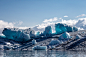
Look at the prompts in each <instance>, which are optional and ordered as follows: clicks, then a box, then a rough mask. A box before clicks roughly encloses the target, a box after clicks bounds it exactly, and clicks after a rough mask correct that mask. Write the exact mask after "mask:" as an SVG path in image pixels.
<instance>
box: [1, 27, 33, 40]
mask: <svg viewBox="0 0 86 57" xmlns="http://www.w3.org/2000/svg"><path fill="white" fill-rule="evenodd" d="M2 33H3V34H4V35H5V36H6V38H7V39H12V40H15V41H18V42H26V41H28V40H30V39H31V37H34V34H35V33H34V31H33V30H31V29H30V28H29V29H26V30H21V29H18V28H4V30H3V32H2Z"/></svg>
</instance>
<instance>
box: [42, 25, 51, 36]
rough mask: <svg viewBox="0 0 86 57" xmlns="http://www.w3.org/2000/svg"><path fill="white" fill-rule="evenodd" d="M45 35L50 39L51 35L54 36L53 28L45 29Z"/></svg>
mask: <svg viewBox="0 0 86 57" xmlns="http://www.w3.org/2000/svg"><path fill="white" fill-rule="evenodd" d="M43 34H44V36H47V37H50V36H51V34H52V28H51V26H47V27H46V28H45V31H44V32H43Z"/></svg>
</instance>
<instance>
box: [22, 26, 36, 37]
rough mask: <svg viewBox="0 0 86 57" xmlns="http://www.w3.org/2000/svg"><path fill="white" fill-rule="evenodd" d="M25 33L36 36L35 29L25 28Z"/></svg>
mask: <svg viewBox="0 0 86 57" xmlns="http://www.w3.org/2000/svg"><path fill="white" fill-rule="evenodd" d="M23 32H24V33H25V34H29V35H30V37H31V38H33V37H35V31H34V30H33V29H31V28H28V29H25V30H23Z"/></svg>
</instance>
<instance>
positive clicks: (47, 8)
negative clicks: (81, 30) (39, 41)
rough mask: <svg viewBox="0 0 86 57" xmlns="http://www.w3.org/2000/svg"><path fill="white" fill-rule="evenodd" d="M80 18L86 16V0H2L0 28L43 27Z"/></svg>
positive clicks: (0, 1)
mask: <svg viewBox="0 0 86 57" xmlns="http://www.w3.org/2000/svg"><path fill="white" fill-rule="evenodd" d="M80 18H84V20H85V18H86V0H0V28H2V27H21V28H27V27H34V26H37V25H39V26H38V27H37V28H43V27H45V26H46V25H47V23H48V25H49V24H52V23H56V22H66V21H67V22H71V20H72V23H70V24H73V22H74V23H76V20H79V19H80ZM77 22H78V21H77Z"/></svg>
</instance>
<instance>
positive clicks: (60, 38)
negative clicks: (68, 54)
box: [59, 32, 71, 41]
mask: <svg viewBox="0 0 86 57" xmlns="http://www.w3.org/2000/svg"><path fill="white" fill-rule="evenodd" d="M69 39H71V36H70V34H69V33H68V32H65V33H63V34H62V35H61V36H60V37H59V40H60V41H63V40H69Z"/></svg>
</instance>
